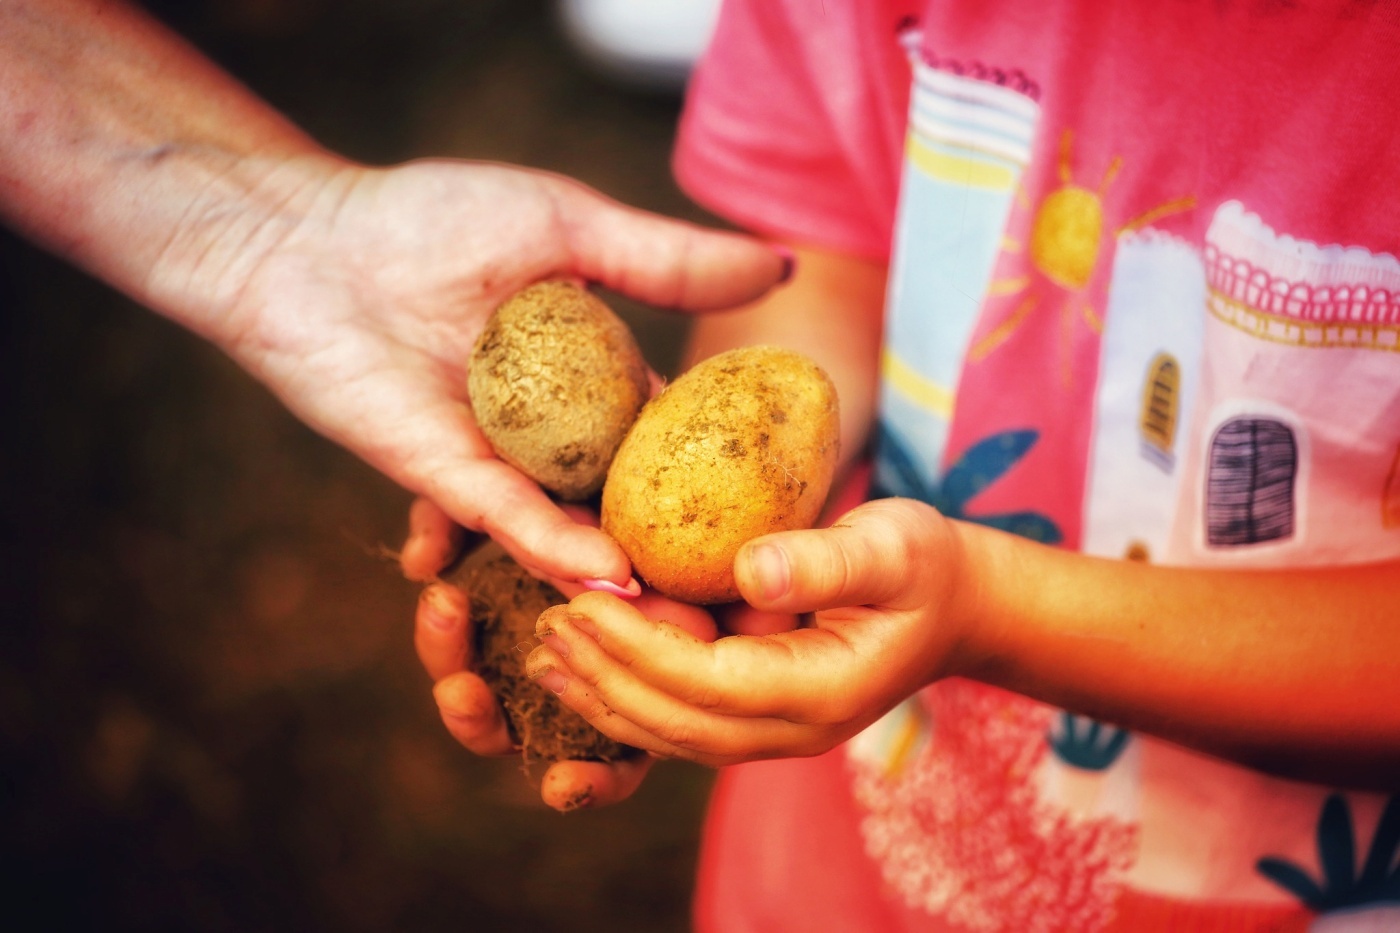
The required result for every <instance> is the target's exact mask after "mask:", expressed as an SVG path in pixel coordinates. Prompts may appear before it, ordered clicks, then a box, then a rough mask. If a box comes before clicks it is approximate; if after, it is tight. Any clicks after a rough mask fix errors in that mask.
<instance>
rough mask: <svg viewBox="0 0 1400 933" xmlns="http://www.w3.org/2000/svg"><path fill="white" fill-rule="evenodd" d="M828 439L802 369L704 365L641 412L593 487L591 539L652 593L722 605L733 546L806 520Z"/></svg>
mask: <svg viewBox="0 0 1400 933" xmlns="http://www.w3.org/2000/svg"><path fill="white" fill-rule="evenodd" d="M839 435H840V417H839V408H838V403H837V398H836V388H835V386H834V385H832V382H831V379H830V377H828V376H827V374H826V373H825V372H824V371H823V370H822V369H821V367H819V366H817V365H816V364H815V363H813V362H812V361H811V360H809V359H808V358H807V357H805V356H803V355H801V354H800V353H794V352H792V351H791V350H782V349H777V348H774V347H746V348H743V349H739V350H731V351H729V352H727V353H721V354H719V355H717V356H713V357H711V358H709V359H707V360H704V361H702V362H701V363H699V364H698V365H696V366H695V367H694V368H692V369H691V370H689V371H688V372H686V373H684V374H683V375H682V376H681V377H680V378H678V379H677V380H676V381H675V382H673V383H671V384H670V385H668V386H667V387H666V388H665V390H663V391H662V392H661V394H660V395H658V396H656V398H654V399H652V400H651V401H650V402H648V403H647V405H646V407H645V408H643V409H642V413H641V414H640V415H639V416H638V417H637V421H636V423H635V424H634V425H633V426H632V430H631V431H630V432H628V435H627V438H626V439H625V440H624V441H623V442H622V446H621V447H620V448H619V449H618V451H617V456H616V457H614V458H613V465H612V469H610V470H609V471H608V480H607V483H606V484H605V485H604V486H603V503H602V528H603V531H605V532H607V533H608V534H609V535H611V536H612V537H613V539H614V540H616V541H617V543H618V544H619V545H620V546H621V547H622V550H623V551H624V552H625V553H626V554H627V556H628V558H629V559H631V561H632V566H633V568H634V569H635V570H636V571H637V573H638V574H639V575H640V576H641V577H642V579H644V580H645V581H646V582H647V583H648V584H649V585H650V586H652V587H653V588H654V589H656V590H658V591H660V592H661V593H664V594H665V595H667V596H670V597H672V598H674V599H679V600H683V601H685V602H689V603H697V604H702V605H704V604H710V603H722V602H729V601H731V600H734V599H736V598H738V595H739V591H738V588H737V587H736V586H735V583H734V555H735V554H736V553H737V552H738V550H739V547H740V546H741V545H743V544H744V542H746V541H749V540H751V539H753V538H756V537H758V536H759V535H764V534H768V533H770V532H774V531H788V530H792V529H797V528H810V527H811V526H812V524H813V523H814V522H815V521H816V520H817V515H818V514H819V513H820V512H821V508H822V505H823V503H824V502H825V500H826V494H827V492H828V491H829V489H830V488H831V480H832V475H833V473H834V472H835V469H836V456H837V453H838V451H839V448H840V440H839Z"/></svg>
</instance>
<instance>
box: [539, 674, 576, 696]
mask: <svg viewBox="0 0 1400 933" xmlns="http://www.w3.org/2000/svg"><path fill="white" fill-rule="evenodd" d="M530 678H531V679H532V680H534V681H535V683H537V684H539V685H540V686H541V687H543V688H545V689H546V690H548V691H549V692H550V693H553V694H554V695H556V696H558V695H560V694H562V693H563V692H564V691H565V690H566V689H568V686H569V678H567V677H565V676H564V675H563V674H561V673H559V672H558V671H556V670H555V669H554V668H552V667H546V668H542V669H541V670H538V671H535V673H533V674H531V675H530Z"/></svg>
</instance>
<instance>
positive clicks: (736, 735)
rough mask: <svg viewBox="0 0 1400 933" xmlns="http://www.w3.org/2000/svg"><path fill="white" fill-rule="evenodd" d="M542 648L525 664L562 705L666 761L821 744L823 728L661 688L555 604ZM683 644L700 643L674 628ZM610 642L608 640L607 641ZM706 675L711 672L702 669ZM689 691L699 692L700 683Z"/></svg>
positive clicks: (801, 749) (545, 620) (730, 757)
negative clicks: (731, 709) (726, 708)
mask: <svg viewBox="0 0 1400 933" xmlns="http://www.w3.org/2000/svg"><path fill="white" fill-rule="evenodd" d="M540 622H541V626H542V629H541V631H540V634H541V637H542V640H543V641H544V645H542V646H541V647H539V648H536V649H535V650H534V651H533V652H531V654H530V656H529V657H528V658H527V659H526V669H527V671H529V672H530V674H531V675H532V676H536V677H537V678H538V682H539V683H540V684H541V685H542V686H544V687H545V688H547V689H549V690H552V691H554V692H555V693H556V694H558V695H559V697H560V700H561V702H563V703H564V705H566V706H568V707H569V708H570V709H573V710H574V711H575V712H577V713H579V714H580V715H582V716H583V717H584V718H585V719H587V720H588V721H589V722H591V723H593V725H594V726H596V727H597V728H598V729H599V730H600V731H602V732H604V733H606V734H607V735H609V736H610V737H612V738H614V739H616V740H618V741H620V742H626V743H627V744H629V745H636V746H638V747H640V748H645V749H647V750H649V751H652V752H655V753H656V754H658V755H662V756H665V757H683V758H687V759H691V760H696V761H700V762H702V763H704V764H725V763H730V762H734V761H747V760H751V759H752V758H755V757H759V756H769V755H773V754H808V753H811V752H812V751H814V750H825V747H824V746H822V747H818V746H819V745H820V744H821V742H822V735H823V733H824V728H823V727H822V726H818V727H817V728H810V727H808V726H805V725H803V726H799V725H797V724H796V723H794V722H788V721H783V720H781V719H779V718H774V717H769V716H763V715H756V714H751V713H750V714H746V715H745V716H743V717H732V716H728V715H725V714H724V713H722V712H719V711H716V710H715V709H714V707H713V706H712V705H711V702H710V700H711V698H709V697H705V698H702V699H701V700H699V701H698V702H689V701H688V700H687V699H686V698H684V697H678V696H675V695H672V694H671V693H667V692H665V691H663V690H658V689H657V688H656V687H655V686H653V685H652V684H650V683H648V682H647V681H645V680H643V679H641V678H639V677H638V676H637V675H636V673H635V672H633V671H631V670H629V669H628V668H627V667H626V666H625V665H623V664H620V663H619V662H618V661H617V660H615V659H614V658H613V657H611V656H610V655H609V654H608V653H607V652H605V651H603V650H602V649H601V648H600V647H599V645H598V642H597V641H595V640H594V639H593V638H590V637H589V636H588V635H587V634H585V632H584V628H586V627H591V625H590V622H589V620H587V619H586V618H584V617H581V616H578V615H576V614H571V613H570V612H569V610H568V609H567V608H566V607H557V608H556V609H552V610H550V611H548V612H546V613H545V614H544V615H542V616H541V617H540ZM657 628H659V629H663V630H669V631H670V632H671V633H672V634H671V635H670V636H663V637H670V638H673V639H675V640H677V641H680V642H691V643H696V644H699V645H700V647H702V648H708V647H709V646H708V645H705V644H704V643H701V642H697V641H696V640H695V639H693V638H692V637H691V636H689V635H687V634H685V633H683V632H680V631H679V630H677V629H676V628H675V627H674V626H657ZM604 637H606V636H604ZM697 670H698V671H699V672H702V673H701V674H700V676H701V677H703V676H704V674H703V672H706V670H707V669H706V668H699V669H697ZM688 686H689V687H690V689H691V690H697V689H698V690H700V691H702V692H703V690H704V688H703V687H696V686H695V684H694V680H693V679H692V681H691V683H690V684H688Z"/></svg>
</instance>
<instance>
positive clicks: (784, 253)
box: [773, 244, 797, 285]
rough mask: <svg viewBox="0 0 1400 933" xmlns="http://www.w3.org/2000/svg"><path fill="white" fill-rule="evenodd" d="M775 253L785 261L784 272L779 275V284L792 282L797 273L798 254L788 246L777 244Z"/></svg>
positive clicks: (774, 248) (774, 249)
mask: <svg viewBox="0 0 1400 933" xmlns="http://www.w3.org/2000/svg"><path fill="white" fill-rule="evenodd" d="M773 252H775V253H777V254H778V258H779V259H781V260H782V261H783V271H782V272H780V273H778V284H779V285H781V284H783V283H784V282H788V281H791V279H792V277H793V274H794V273H796V272H797V254H796V253H794V252H793V251H792V250H790V249H788V248H787V247H786V246H782V245H777V244H775V245H774V246H773Z"/></svg>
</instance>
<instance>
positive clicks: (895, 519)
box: [734, 499, 942, 613]
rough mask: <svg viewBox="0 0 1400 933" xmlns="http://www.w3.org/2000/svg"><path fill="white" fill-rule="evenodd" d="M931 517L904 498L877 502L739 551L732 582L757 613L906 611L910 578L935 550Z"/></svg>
mask: <svg viewBox="0 0 1400 933" xmlns="http://www.w3.org/2000/svg"><path fill="white" fill-rule="evenodd" d="M936 517H937V513H935V512H933V510H932V509H929V508H928V507H927V506H923V505H921V504H919V503H915V502H912V501H910V500H904V499H880V500H876V501H874V502H870V503H867V504H866V505H863V506H861V507H860V508H858V509H854V510H853V511H851V512H848V513H847V514H846V515H844V516H843V517H842V518H841V520H840V521H839V522H838V523H837V524H835V525H832V526H831V527H830V528H823V529H815V530H810V531H789V532H781V533H779V534H773V535H766V536H764V537H762V538H759V539H756V540H754V541H751V542H749V543H748V544H746V545H744V547H743V548H742V549H740V551H739V553H738V555H737V556H736V557H735V560H734V575H735V579H736V581H737V582H738V584H739V590H740V592H741V593H743V595H744V598H745V599H746V600H747V601H748V602H749V603H751V604H753V605H754V606H756V607H758V608H760V609H766V610H769V611H773V612H791V613H806V612H816V611H819V610H822V609H833V608H838V607H844V606H884V607H888V608H893V609H906V608H913V607H914V605H916V604H917V602H918V600H919V593H918V590H917V587H916V586H914V585H913V582H914V580H915V579H916V578H917V576H918V572H919V571H920V570H923V571H925V572H928V573H937V572H938V568H937V567H931V568H930V567H926V566H924V565H926V564H927V562H928V561H929V560H930V558H931V557H932V558H933V559H935V560H936V559H937V556H938V553H939V550H938V547H937V543H936V541H935V535H936V531H935V529H936V528H942V523H941V522H936V521H930V519H931V518H933V519H936Z"/></svg>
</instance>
